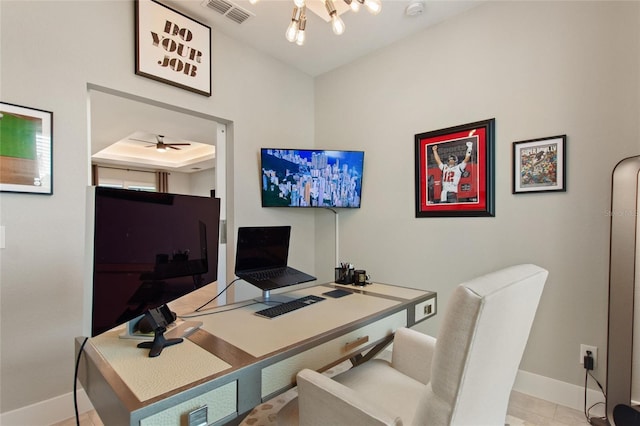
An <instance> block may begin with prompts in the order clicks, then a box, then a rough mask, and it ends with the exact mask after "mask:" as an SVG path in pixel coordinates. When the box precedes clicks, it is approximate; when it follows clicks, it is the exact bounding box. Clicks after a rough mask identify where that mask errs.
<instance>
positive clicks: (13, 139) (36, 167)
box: [0, 102, 53, 195]
mask: <svg viewBox="0 0 640 426" xmlns="http://www.w3.org/2000/svg"><path fill="white" fill-rule="evenodd" d="M52 140H53V113H52V112H50V111H44V110H40V109H35V108H28V107H23V106H20V105H13V104H8V103H5V102H0V191H2V192H29V193H34V194H46V195H51V194H53V166H52V154H53V152H52Z"/></svg>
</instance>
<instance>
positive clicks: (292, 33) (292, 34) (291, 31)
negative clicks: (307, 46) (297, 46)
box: [284, 21, 298, 42]
mask: <svg viewBox="0 0 640 426" xmlns="http://www.w3.org/2000/svg"><path fill="white" fill-rule="evenodd" d="M297 34H298V26H297V25H296V21H291V23H290V24H289V26H288V27H287V32H286V33H285V34H284V36H285V37H286V38H287V40H289V41H291V42H293V41H295V39H296V36H297Z"/></svg>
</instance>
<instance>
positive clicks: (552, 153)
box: [513, 135, 567, 194]
mask: <svg viewBox="0 0 640 426" xmlns="http://www.w3.org/2000/svg"><path fill="white" fill-rule="evenodd" d="M566 143H567V135H559V136H551V137H548V138H540V139H530V140H526V141H520V142H514V143H513V193H514V194H522V193H531V192H550V191H559V192H566V190H567V185H566V170H565V169H566V161H567V160H566Z"/></svg>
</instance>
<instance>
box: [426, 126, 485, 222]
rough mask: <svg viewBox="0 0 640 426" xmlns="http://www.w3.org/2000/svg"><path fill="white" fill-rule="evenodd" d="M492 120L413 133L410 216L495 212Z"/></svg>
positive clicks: (465, 214)
mask: <svg viewBox="0 0 640 426" xmlns="http://www.w3.org/2000/svg"><path fill="white" fill-rule="evenodd" d="M494 129H495V119H493V118H492V119H489V120H483V121H478V122H475V123H468V124H463V125H460V126H455V127H449V128H446V129H440V130H434V131H430V132H425V133H420V134H417V135H415V184H416V194H415V197H416V198H415V204H416V211H415V214H416V217H452V216H454V217H455V216H462V217H469V216H490V217H493V216H495V203H494V186H495V176H494V145H495V141H494V138H495V136H494Z"/></svg>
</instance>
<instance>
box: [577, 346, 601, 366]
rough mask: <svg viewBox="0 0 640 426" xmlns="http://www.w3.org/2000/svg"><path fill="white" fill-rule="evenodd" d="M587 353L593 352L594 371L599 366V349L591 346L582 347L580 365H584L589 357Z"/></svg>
mask: <svg viewBox="0 0 640 426" xmlns="http://www.w3.org/2000/svg"><path fill="white" fill-rule="evenodd" d="M587 351H590V352H591V357H592V358H593V369H594V370H595V369H596V367H597V366H598V347H597V346H590V345H580V365H584V357H585V356H586V355H587Z"/></svg>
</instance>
